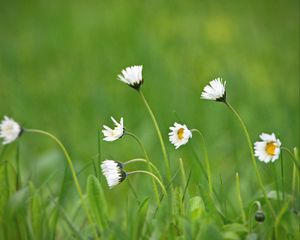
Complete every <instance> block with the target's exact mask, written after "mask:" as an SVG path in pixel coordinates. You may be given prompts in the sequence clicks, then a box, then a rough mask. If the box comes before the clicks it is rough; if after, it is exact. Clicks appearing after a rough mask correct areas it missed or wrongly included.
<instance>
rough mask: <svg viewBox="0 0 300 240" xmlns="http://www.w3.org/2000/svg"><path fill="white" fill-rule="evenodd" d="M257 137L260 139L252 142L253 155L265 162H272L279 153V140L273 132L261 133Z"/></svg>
mask: <svg viewBox="0 0 300 240" xmlns="http://www.w3.org/2000/svg"><path fill="white" fill-rule="evenodd" d="M259 137H260V139H261V140H262V141H257V142H255V143H254V154H255V156H256V157H257V158H258V159H259V160H260V161H262V162H265V163H268V162H274V161H275V160H276V159H278V158H279V155H280V146H281V142H280V140H279V139H277V138H276V136H275V134H274V133H272V134H267V133H262V134H261V135H260V136H259Z"/></svg>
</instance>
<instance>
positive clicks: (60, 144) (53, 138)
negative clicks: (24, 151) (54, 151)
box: [25, 129, 98, 239]
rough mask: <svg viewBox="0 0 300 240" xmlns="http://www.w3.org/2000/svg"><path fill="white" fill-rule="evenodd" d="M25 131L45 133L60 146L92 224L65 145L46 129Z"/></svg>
mask: <svg viewBox="0 0 300 240" xmlns="http://www.w3.org/2000/svg"><path fill="white" fill-rule="evenodd" d="M25 131H26V132H31V133H39V134H43V135H46V136H48V137H50V138H51V139H52V140H54V141H55V142H56V143H57V145H58V146H59V147H60V148H61V150H62V151H63V153H64V155H65V157H66V160H67V163H68V165H69V167H70V170H71V173H72V177H73V180H74V183H75V186H76V189H77V192H78V194H79V196H80V200H81V204H82V206H83V208H84V210H85V212H86V214H87V218H88V221H89V222H90V224H93V220H92V217H91V215H90V212H89V210H88V208H87V206H86V204H85V201H84V197H83V194H82V190H81V187H80V184H79V181H78V179H77V175H76V172H75V169H74V166H73V163H72V160H71V157H70V155H69V153H68V151H67V150H66V148H65V146H64V145H63V144H62V142H61V141H60V140H59V139H58V138H57V137H55V136H54V135H52V134H51V133H48V132H46V131H42V130H38V129H25ZM93 231H94V234H95V237H96V239H97V238H98V237H97V236H98V234H97V232H96V230H95V229H94V228H93Z"/></svg>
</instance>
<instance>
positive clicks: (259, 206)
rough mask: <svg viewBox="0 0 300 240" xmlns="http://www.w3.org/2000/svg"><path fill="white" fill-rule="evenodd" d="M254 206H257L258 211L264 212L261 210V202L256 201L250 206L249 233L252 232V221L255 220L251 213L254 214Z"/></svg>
mask: <svg viewBox="0 0 300 240" xmlns="http://www.w3.org/2000/svg"><path fill="white" fill-rule="evenodd" d="M254 205H256V206H257V211H262V210H261V205H260V202H259V201H254V202H253V203H251V204H250V206H249V211H248V224H249V232H251V226H252V219H253V215H252V214H251V213H252V208H253V206H254Z"/></svg>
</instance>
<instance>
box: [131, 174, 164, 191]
mask: <svg viewBox="0 0 300 240" xmlns="http://www.w3.org/2000/svg"><path fill="white" fill-rule="evenodd" d="M136 173H145V174H148V175H150V176H151V177H153V178H154V179H155V180H156V181H157V182H158V184H159V185H160V187H161V189H162V191H163V193H164V194H165V195H167V191H166V188H165V187H164V185H163V184H162V182H161V181H160V180H159V178H158V177H156V176H155V175H154V174H153V173H151V172H148V171H144V170H136V171H132V172H127V173H126V174H127V175H132V174H136Z"/></svg>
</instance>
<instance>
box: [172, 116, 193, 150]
mask: <svg viewBox="0 0 300 240" xmlns="http://www.w3.org/2000/svg"><path fill="white" fill-rule="evenodd" d="M170 130H171V132H170V133H169V140H170V142H171V143H172V144H173V145H174V146H175V148H176V149H177V148H179V147H180V146H181V145H184V144H186V143H187V142H188V141H189V138H191V137H192V132H191V131H190V130H189V129H188V128H187V126H186V125H182V124H178V123H176V122H175V123H174V127H170Z"/></svg>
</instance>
